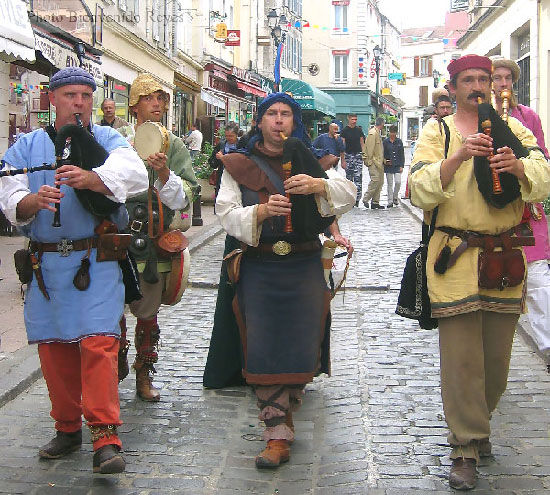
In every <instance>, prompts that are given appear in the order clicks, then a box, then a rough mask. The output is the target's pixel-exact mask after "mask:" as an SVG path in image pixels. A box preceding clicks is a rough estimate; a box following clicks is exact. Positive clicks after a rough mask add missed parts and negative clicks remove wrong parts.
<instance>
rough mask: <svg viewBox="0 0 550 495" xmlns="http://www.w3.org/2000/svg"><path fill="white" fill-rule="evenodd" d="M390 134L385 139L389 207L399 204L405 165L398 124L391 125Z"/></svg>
mask: <svg viewBox="0 0 550 495" xmlns="http://www.w3.org/2000/svg"><path fill="white" fill-rule="evenodd" d="M389 131H390V135H389V137H387V138H386V139H384V141H383V146H384V173H385V174H386V184H387V186H388V208H391V207H392V206H397V205H398V204H399V190H400V189H401V173H402V172H403V167H404V166H405V149H404V148H403V141H401V139H399V138H398V137H397V126H396V125H391V126H390V129H389Z"/></svg>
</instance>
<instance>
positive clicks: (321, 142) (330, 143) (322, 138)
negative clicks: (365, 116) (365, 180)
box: [313, 122, 346, 168]
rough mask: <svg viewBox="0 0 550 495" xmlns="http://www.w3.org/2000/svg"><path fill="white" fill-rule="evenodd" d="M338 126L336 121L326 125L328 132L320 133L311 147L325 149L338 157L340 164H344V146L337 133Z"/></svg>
mask: <svg viewBox="0 0 550 495" xmlns="http://www.w3.org/2000/svg"><path fill="white" fill-rule="evenodd" d="M339 130H340V128H339V127H338V124H337V123H336V122H332V123H331V124H329V126H328V132H326V133H324V134H321V135H319V136H318V137H317V139H315V141H313V147H314V148H317V149H320V150H327V151H328V152H329V153H330V154H331V155H333V156H336V157H338V158H340V164H344V167H343V168H345V164H346V159H345V156H344V152H345V150H346V146H345V144H344V141H342V138H341V137H340V134H339Z"/></svg>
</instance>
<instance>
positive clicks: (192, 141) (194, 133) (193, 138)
mask: <svg viewBox="0 0 550 495" xmlns="http://www.w3.org/2000/svg"><path fill="white" fill-rule="evenodd" d="M184 142H185V144H186V145H187V148H188V149H189V154H190V155H191V160H194V159H195V157H196V156H197V155H198V154H199V153H200V151H201V148H202V132H201V131H199V128H198V126H197V123H196V122H194V123H193V124H192V125H191V132H190V133H189V135H188V136H187V137H186V138H185V140H184Z"/></svg>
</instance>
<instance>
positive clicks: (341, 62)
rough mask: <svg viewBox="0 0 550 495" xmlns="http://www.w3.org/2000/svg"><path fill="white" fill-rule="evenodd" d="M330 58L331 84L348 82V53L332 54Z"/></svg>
mask: <svg viewBox="0 0 550 495" xmlns="http://www.w3.org/2000/svg"><path fill="white" fill-rule="evenodd" d="M335 51H336V50H335ZM332 57H333V67H334V76H333V78H332V80H333V82H341V83H342V82H348V74H349V71H348V64H349V53H333V54H332Z"/></svg>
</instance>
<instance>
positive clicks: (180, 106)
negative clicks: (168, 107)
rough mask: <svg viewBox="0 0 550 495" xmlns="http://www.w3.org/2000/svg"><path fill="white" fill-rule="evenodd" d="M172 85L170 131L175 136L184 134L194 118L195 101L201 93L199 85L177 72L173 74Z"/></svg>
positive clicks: (188, 129) (189, 128)
mask: <svg viewBox="0 0 550 495" xmlns="http://www.w3.org/2000/svg"><path fill="white" fill-rule="evenodd" d="M195 72H196V71H195ZM195 77H197V76H195ZM174 85H175V88H174V99H173V103H172V104H173V111H172V115H173V119H172V132H173V133H174V134H176V135H177V136H185V135H186V134H187V133H188V132H189V131H190V130H191V124H193V122H194V121H195V118H196V115H195V103H196V100H197V98H198V95H200V93H201V86H200V84H198V83H197V82H196V81H194V80H193V79H191V78H189V77H187V76H185V75H183V74H178V73H176V74H175V77H174Z"/></svg>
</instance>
